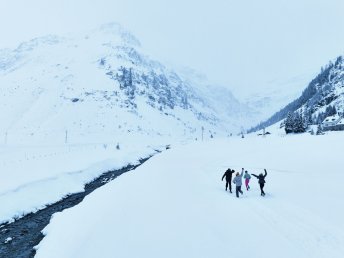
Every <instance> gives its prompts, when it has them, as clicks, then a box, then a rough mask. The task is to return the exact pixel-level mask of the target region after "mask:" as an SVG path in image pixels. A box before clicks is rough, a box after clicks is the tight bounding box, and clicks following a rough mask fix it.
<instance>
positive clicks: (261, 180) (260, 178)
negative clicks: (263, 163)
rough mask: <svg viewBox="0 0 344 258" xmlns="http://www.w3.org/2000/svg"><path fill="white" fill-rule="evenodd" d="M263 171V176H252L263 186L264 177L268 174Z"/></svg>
mask: <svg viewBox="0 0 344 258" xmlns="http://www.w3.org/2000/svg"><path fill="white" fill-rule="evenodd" d="M264 171H265V174H264V175H263V174H260V175H259V176H257V175H255V174H252V176H254V177H256V178H258V183H259V184H265V177H266V175H267V174H268V172H266V169H264Z"/></svg>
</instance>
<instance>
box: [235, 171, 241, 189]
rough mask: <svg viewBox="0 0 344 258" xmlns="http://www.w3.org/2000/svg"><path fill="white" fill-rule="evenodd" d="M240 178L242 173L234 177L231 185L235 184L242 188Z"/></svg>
mask: <svg viewBox="0 0 344 258" xmlns="http://www.w3.org/2000/svg"><path fill="white" fill-rule="evenodd" d="M242 176H243V172H241V174H240V175H238V176H235V177H234V179H233V183H234V184H236V186H242Z"/></svg>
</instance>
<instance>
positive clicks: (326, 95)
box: [249, 56, 344, 132]
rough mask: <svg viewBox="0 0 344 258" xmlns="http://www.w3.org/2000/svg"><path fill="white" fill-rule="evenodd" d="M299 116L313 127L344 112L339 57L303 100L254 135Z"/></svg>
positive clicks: (342, 66) (342, 70) (343, 81)
mask: <svg viewBox="0 0 344 258" xmlns="http://www.w3.org/2000/svg"><path fill="white" fill-rule="evenodd" d="M294 112H298V113H300V115H302V116H303V117H304V119H305V123H306V126H307V125H309V124H322V123H323V121H324V120H325V119H326V118H327V117H330V116H333V115H335V114H339V115H340V116H342V114H343V112H344V61H343V56H339V57H338V58H337V59H336V60H335V61H334V62H330V63H329V64H328V65H326V66H325V67H324V68H322V69H321V72H320V73H319V74H318V75H317V76H316V77H315V78H314V79H313V80H312V81H311V82H310V83H309V84H308V86H307V88H306V89H305V90H304V91H303V92H302V94H301V96H300V97H299V98H297V99H296V100H294V101H292V102H291V103H289V104H288V105H286V106H285V107H284V108H283V109H281V110H280V111H278V112H277V113H275V114H274V115H273V116H272V117H270V118H269V119H268V120H266V121H264V122H262V123H260V124H259V125H257V126H256V127H253V128H251V129H250V130H249V132H254V131H257V130H260V129H263V128H265V127H268V126H270V125H272V124H275V123H277V122H279V121H281V120H283V119H285V118H286V117H287V115H288V113H294Z"/></svg>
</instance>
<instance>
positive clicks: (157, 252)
mask: <svg viewBox="0 0 344 258" xmlns="http://www.w3.org/2000/svg"><path fill="white" fill-rule="evenodd" d="M343 138H344V136H343V135H341V134H328V135H325V136H319V137H317V136H307V135H302V136H291V137H276V136H272V135H271V136H269V137H266V138H258V137H246V138H245V139H241V138H234V137H233V138H230V139H227V140H213V141H211V142H204V143H200V142H198V143H194V144H189V145H186V146H173V148H172V149H171V150H168V151H165V152H163V153H161V154H159V155H157V156H155V157H153V158H152V159H151V160H149V161H148V162H146V163H145V164H143V165H142V166H140V167H139V168H138V169H136V170H135V171H133V173H129V174H125V175H123V176H121V177H119V178H117V179H116V180H114V181H112V182H110V183H109V184H107V185H105V186H104V187H102V188H99V189H97V190H96V191H95V192H94V193H92V194H91V195H89V196H87V197H86V198H85V200H84V201H83V202H82V203H80V204H79V205H77V206H75V207H73V208H71V209H68V210H65V211H63V212H61V213H58V214H55V215H54V216H53V219H52V221H51V223H50V224H49V225H48V226H47V227H46V228H45V230H44V234H46V237H45V238H44V239H43V240H42V242H41V243H40V244H39V246H38V247H37V248H38V251H37V255H36V257H38V258H40V257H49V258H54V257H65V258H69V257H76V256H77V257H114V256H116V257H131V258H132V257H239V258H240V257H243V258H244V257H245V258H246V257H257V258H260V257H265V258H266V257H267V258H269V257H271V258H272V257H276V256H278V257H280V258H284V257H285V258H287V257H288V258H290V257H297V258H298V257H299V258H307V257H309V258H317V257H318V258H320V257H321V258H325V257H326V258H327V257H331V258H336V257H342V254H343V251H344V250H343V249H344V222H343V220H342V217H343V215H344V208H343V207H341V206H340V205H339V204H340V203H341V200H342V199H343V197H344V190H343V188H342V181H343V179H344V173H343V172H342V167H343V166H342V159H341V155H342V154H341V151H340V150H341V144H340V142H343ZM320 149H321V150H320ZM324 150H326V151H324ZM228 167H231V168H234V169H235V170H236V171H241V167H244V168H245V169H247V170H248V171H249V172H250V173H256V174H257V173H260V172H263V168H266V169H267V171H268V176H267V178H266V181H267V184H266V187H265V191H266V193H267V195H266V197H261V196H260V193H259V187H258V183H257V180H256V179H255V178H253V179H252V180H251V183H250V184H251V189H252V190H251V191H249V192H247V191H246V190H244V195H243V196H241V197H240V198H239V199H237V198H236V197H235V194H234V193H233V194H230V193H228V192H225V191H224V188H225V187H224V186H225V183H224V182H221V177H222V175H223V173H224V171H225V170H226V169H227V168H228ZM243 188H244V187H243Z"/></svg>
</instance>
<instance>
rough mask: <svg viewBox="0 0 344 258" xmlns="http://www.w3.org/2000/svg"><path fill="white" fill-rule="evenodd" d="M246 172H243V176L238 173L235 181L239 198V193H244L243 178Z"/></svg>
mask: <svg viewBox="0 0 344 258" xmlns="http://www.w3.org/2000/svg"><path fill="white" fill-rule="evenodd" d="M243 174H244V172H243V171H242V172H241V174H239V172H238V173H236V176H235V177H234V179H233V183H234V184H235V185H236V188H235V189H236V190H235V193H236V197H238V198H239V193H241V194H243V192H242V191H241V186H242V176H243Z"/></svg>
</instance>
